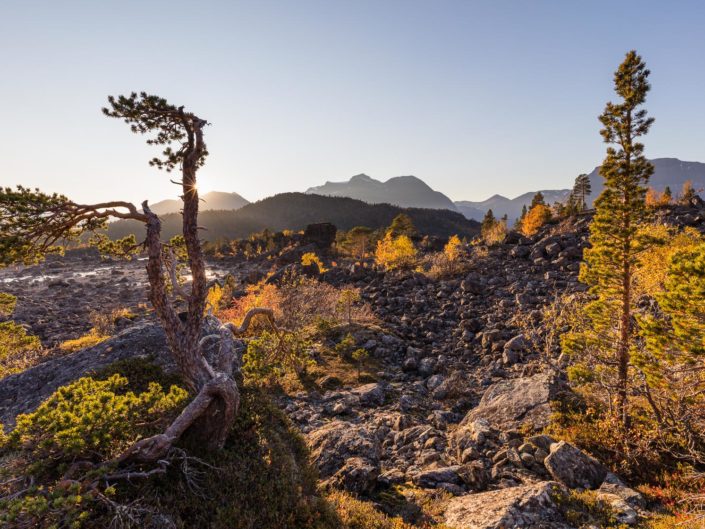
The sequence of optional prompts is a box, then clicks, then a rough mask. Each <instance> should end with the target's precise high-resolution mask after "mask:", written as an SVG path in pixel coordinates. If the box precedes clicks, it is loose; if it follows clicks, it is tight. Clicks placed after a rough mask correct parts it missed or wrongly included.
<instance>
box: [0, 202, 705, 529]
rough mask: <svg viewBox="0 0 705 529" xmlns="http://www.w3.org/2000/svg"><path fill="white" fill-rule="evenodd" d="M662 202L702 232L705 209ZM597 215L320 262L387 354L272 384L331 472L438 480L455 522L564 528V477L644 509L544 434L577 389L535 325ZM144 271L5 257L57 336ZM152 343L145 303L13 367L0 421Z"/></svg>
mask: <svg viewBox="0 0 705 529" xmlns="http://www.w3.org/2000/svg"><path fill="white" fill-rule="evenodd" d="M662 216H663V218H664V220H665V221H667V222H670V223H673V224H676V225H680V226H695V227H697V228H699V229H700V230H701V231H705V209H702V208H697V207H692V208H673V209H671V210H667V211H664V212H662ZM588 224H589V218H588V217H587V216H585V217H582V218H579V219H577V220H576V221H574V222H572V223H570V225H567V226H551V227H549V228H547V229H546V230H544V231H542V232H541V233H540V234H538V235H537V236H535V237H533V238H525V237H522V236H519V235H517V234H514V233H512V234H511V235H510V237H509V239H508V240H507V241H506V242H505V244H501V245H498V246H495V247H492V248H489V249H488V250H487V253H486V254H479V255H478V256H477V257H476V258H475V259H474V260H473V261H472V266H471V267H470V271H469V272H468V273H464V274H463V275H462V276H460V277H456V278H451V279H444V280H432V279H429V278H428V277H427V276H425V275H422V274H418V273H383V272H379V271H375V270H373V269H370V268H362V267H348V266H339V267H335V268H332V269H331V270H330V271H328V272H326V273H325V274H323V276H322V280H324V281H328V282H330V283H332V284H334V285H344V284H353V285H355V286H356V287H358V288H360V290H361V293H362V297H363V299H364V300H365V301H367V302H369V303H370V305H371V306H372V307H373V309H374V312H375V314H376V316H377V317H378V318H379V320H380V322H381V324H380V329H381V330H377V331H375V332H374V333H372V334H370V332H369V331H365V332H360V333H359V334H358V335H357V336H356V338H357V339H358V342H359V344H360V345H361V346H362V347H364V348H365V349H367V350H368V351H369V352H370V354H371V355H372V356H373V357H374V358H375V359H376V360H377V362H378V365H379V366H380V369H379V373H377V376H376V377H375V379H376V381H374V382H368V383H365V384H359V385H352V386H344V385H340V384H336V383H334V382H335V381H330V380H329V381H320V382H321V383H320V384H319V387H329V388H331V389H328V390H321V391H314V390H311V391H300V392H298V393H294V394H286V395H282V396H280V397H278V399H279V404H280V406H281V407H282V409H284V410H285V412H286V413H287V414H288V415H289V417H290V418H291V419H292V421H293V422H294V423H295V424H296V425H297V426H298V427H299V428H300V430H301V431H302V432H303V433H304V435H305V436H306V438H307V441H308V444H309V446H310V449H311V454H312V457H313V459H314V461H315V463H316V464H317V466H318V468H319V471H320V476H321V479H322V480H324V481H325V482H326V483H327V484H330V485H333V486H336V487H341V488H344V489H346V490H349V491H351V492H354V493H356V494H360V495H368V496H370V497H376V495H377V494H378V493H379V491H383V490H388V489H390V488H393V487H394V486H395V485H398V484H404V483H405V484H409V483H410V484H412V485H413V487H414V488H415V489H416V490H428V491H443V497H444V498H445V502H444V505H443V508H442V513H441V514H440V518H441V519H444V520H445V521H446V522H447V523H448V524H449V525H451V526H453V527H457V528H468V529H490V528H497V529H499V528H507V527H534V528H551V527H555V528H566V529H568V528H570V527H571V525H570V524H569V523H568V522H567V521H566V520H565V518H564V517H563V515H562V514H561V512H560V511H561V509H560V505H559V503H560V502H559V501H558V500H557V498H560V497H561V495H565V494H567V491H568V490H569V489H594V490H596V491H598V495H599V497H601V498H602V499H604V500H605V501H606V502H607V503H609V504H610V505H612V506H613V508H614V509H615V512H617V513H618V516H619V519H620V521H621V522H623V523H625V524H633V523H635V522H636V520H637V518H638V516H639V514H640V513H643V512H644V509H645V508H646V505H645V503H644V500H643V498H642V497H641V496H640V495H639V494H638V493H637V492H635V491H633V490H632V489H630V488H628V487H627V486H626V485H625V484H624V483H623V482H622V481H621V480H620V479H619V477H618V476H615V475H613V474H610V473H608V472H607V471H606V469H605V468H604V467H603V466H602V465H601V464H600V463H599V462H598V461H596V460H594V459H593V458H592V457H590V456H589V455H587V454H585V453H583V452H581V451H580V450H578V449H577V448H575V447H573V446H572V445H570V444H568V443H565V442H563V441H561V440H560V439H552V438H550V437H548V436H546V435H541V434H540V433H538V432H539V431H540V430H541V429H542V428H543V427H544V426H546V425H547V424H548V421H549V416H550V414H551V402H552V401H554V400H555V399H556V398H559V397H560V396H561V395H562V394H564V393H565V392H567V391H569V390H568V388H567V385H566V383H565V380H564V378H563V375H562V373H561V369H560V368H561V366H562V360H563V359H562V358H561V357H560V351H559V350H557V349H556V348H555V347H554V346H552V345H551V344H548V345H546V344H545V343H537V341H536V335H535V334H532V335H531V336H530V335H529V333H528V331H527V329H532V328H533V329H541V328H542V326H543V323H544V321H543V319H544V317H545V313H544V309H545V307H547V306H548V305H550V304H551V303H552V302H553V301H554V300H555V299H556V296H557V295H564V294H568V295H569V294H571V293H577V292H580V291H582V290H584V288H583V286H582V285H581V284H580V283H579V282H578V280H577V274H578V270H579V263H580V259H581V256H582V250H583V248H584V247H585V246H586V245H587V239H588ZM270 265H271V263H269V262H267V261H263V260H261V261H253V262H249V263H243V262H235V261H232V262H225V261H220V262H218V263H215V266H212V269H213V271H212V273H213V275H216V276H218V275H224V274H225V273H233V274H234V275H235V277H236V278H238V279H239V280H241V281H243V282H247V281H250V280H254V279H256V278H259V277H261V276H262V274H263V272H264V267H265V266H270ZM145 281H146V280H145V276H144V270H143V263H142V262H140V261H133V262H131V263H126V264H125V263H112V262H99V261H97V258H96V256H94V255H91V254H85V255H78V254H77V255H73V256H70V257H69V258H64V259H53V260H50V261H47V262H46V263H45V264H43V265H40V266H35V267H30V268H19V269H14V270H12V269H11V270H5V271H2V272H0V290H5V291H9V292H11V293H13V294H16V295H17V296H18V299H19V301H18V307H17V312H16V315H15V319H17V320H19V321H21V322H24V323H26V324H27V325H28V326H29V327H30V328H31V330H32V332H33V333H35V334H38V335H39V336H40V337H41V338H42V340H43V341H44V343H46V344H47V345H53V344H54V343H57V342H59V341H61V340H63V339H66V338H67V337H75V336H76V335H80V334H82V333H84V332H85V331H86V330H88V329H89V328H90V321H89V317H88V316H89V314H90V313H91V311H94V310H100V311H105V310H110V308H113V307H115V308H123V307H137V306H138V305H139V304H141V303H146V299H145ZM539 336H540V333H539ZM150 353H152V354H156V356H157V357H158V360H159V361H160V362H162V363H163V364H164V365H167V366H168V365H169V358H168V354H166V349H165V345H164V343H163V336H162V335H161V332H160V331H159V329H158V328H156V327H155V326H154V324H153V323H152V322H151V321H150V320H149V318H145V319H143V320H141V321H137V322H136V323H134V322H133V323H131V324H130V326H128V327H127V328H126V329H125V330H123V331H122V332H121V333H120V334H119V335H118V336H116V337H115V338H112V339H111V340H109V341H108V342H105V343H103V344H100V345H98V346H96V347H94V348H93V349H91V350H86V351H81V352H79V353H75V354H74V355H70V356H66V357H60V358H55V359H53V360H50V361H48V362H46V363H45V364H42V365H40V366H37V367H35V368H33V369H30V370H28V371H27V372H24V373H20V374H18V375H13V376H10V377H7V378H6V379H4V380H2V381H0V420H3V421H5V422H6V423H8V422H10V423H11V422H12V419H13V417H14V415H15V414H16V413H18V412H20V411H28V410H29V409H32V408H33V407H35V406H36V405H37V404H38V402H40V401H41V399H42V398H44V397H45V396H47V395H48V394H50V393H51V392H52V391H53V390H54V389H56V387H58V386H59V385H61V384H64V383H66V382H67V381H69V380H71V379H73V378H76V377H77V376H80V375H82V374H84V373H85V372H86V371H87V370H88V369H90V368H92V369H95V368H97V367H100V366H102V365H107V364H108V363H110V362H111V361H114V360H115V359H118V358H123V357H125V356H129V355H131V354H150ZM327 382H329V383H327ZM408 490H411V489H408ZM385 508H388V509H390V507H389V506H386V507H385ZM406 514H408V513H406ZM412 514H413V513H412Z"/></svg>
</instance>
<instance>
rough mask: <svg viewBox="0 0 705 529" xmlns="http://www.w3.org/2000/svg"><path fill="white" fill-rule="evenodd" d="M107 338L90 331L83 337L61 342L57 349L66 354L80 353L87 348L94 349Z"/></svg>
mask: <svg viewBox="0 0 705 529" xmlns="http://www.w3.org/2000/svg"><path fill="white" fill-rule="evenodd" d="M108 338H110V336H106V335H102V334H99V333H98V332H96V330H95V329H91V330H90V331H88V332H87V333H86V334H84V335H83V336H79V337H78V338H73V339H71V340H65V341H63V342H61V343H60V344H59V349H61V350H62V351H65V352H67V353H75V352H76V351H80V350H82V349H86V348H88V347H94V346H96V345H98V344H99V343H102V342H104V341H105V340H107V339H108Z"/></svg>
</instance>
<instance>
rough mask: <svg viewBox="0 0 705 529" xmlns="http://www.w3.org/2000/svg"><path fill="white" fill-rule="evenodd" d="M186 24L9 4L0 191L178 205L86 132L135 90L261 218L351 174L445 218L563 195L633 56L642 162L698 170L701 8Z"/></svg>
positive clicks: (140, 144)
mask: <svg viewBox="0 0 705 529" xmlns="http://www.w3.org/2000/svg"><path fill="white" fill-rule="evenodd" d="M439 5H440V6H442V8H439V7H438V6H439ZM187 6H190V4H185V3H182V2H168V3H167V2H162V1H153V2H139V3H137V2H134V1H127V2H121V3H120V4H119V5H118V4H109V3H95V2H88V1H67V2H49V1H40V2H31V3H30V2H19V1H14V0H11V1H9V2H6V3H5V4H4V10H3V17H2V19H1V20H0V43H2V45H3V49H4V50H6V53H5V54H3V55H2V56H0V66H2V69H3V77H4V81H5V82H4V83H3V84H2V85H1V86H0V105H1V107H0V108H2V115H3V118H4V119H3V121H4V123H5V126H4V127H3V128H2V130H1V131H0V145H3V148H2V149H3V150H2V157H3V161H4V170H3V171H2V176H0V185H2V186H10V185H15V184H23V185H25V186H31V187H39V188H41V189H42V190H45V191H55V192H60V193H63V194H66V195H68V196H70V197H71V198H73V199H75V200H77V201H100V200H105V199H125V200H131V201H134V202H141V201H142V200H143V199H149V200H150V201H158V200H162V199H166V198H175V197H176V196H177V194H178V189H177V188H176V187H175V186H172V185H170V184H169V183H168V180H169V176H168V175H166V174H160V172H159V171H157V170H155V169H153V168H151V167H149V166H148V164H147V161H148V160H149V159H150V158H151V157H152V156H153V155H154V154H155V149H153V148H151V147H149V146H146V145H145V144H144V138H141V137H138V136H135V135H132V134H131V133H130V132H129V130H128V128H127V126H126V125H125V124H123V123H120V122H118V121H116V120H110V119H107V118H105V117H103V116H102V115H101V113H100V108H101V106H103V105H104V104H105V101H106V97H107V95H108V94H120V93H128V92H130V91H133V90H134V91H140V90H145V91H148V92H150V93H156V94H159V95H161V96H163V97H166V98H167V99H168V100H169V101H170V102H172V103H174V104H177V105H182V104H183V105H185V106H186V107H187V108H188V109H189V110H192V111H194V112H196V113H197V114H198V115H200V116H202V117H204V118H207V119H208V120H209V121H210V122H211V123H212V126H211V127H209V128H208V129H207V131H206V135H207V136H206V138H207V143H208V146H209V150H210V152H211V156H210V157H209V159H208V160H207V164H206V166H205V167H204V168H203V170H202V171H201V173H199V178H200V188H201V189H202V190H203V191H209V190H218V191H234V192H237V193H239V194H240V195H242V196H243V197H245V198H247V199H248V200H251V201H255V200H258V199H261V198H264V197H266V196H269V195H272V194H275V193H280V192H287V191H305V190H306V189H308V188H309V187H312V186H317V185H321V184H323V183H324V182H325V181H342V180H347V179H348V178H350V177H351V176H353V175H355V174H358V173H363V172H364V173H365V174H368V175H370V176H371V177H373V178H375V179H378V180H383V181H384V180H387V179H388V178H391V177H394V176H399V175H414V176H417V177H419V178H421V179H422V180H424V181H425V182H426V183H427V184H429V185H430V186H431V187H432V188H433V189H435V190H437V191H440V192H442V193H444V194H446V195H447V196H449V197H450V198H451V199H452V200H454V201H459V200H472V201H479V200H484V199H486V198H488V197H490V196H492V195H494V194H501V195H504V196H507V197H515V196H517V195H521V194H523V193H525V192H528V191H534V190H538V189H561V188H566V187H569V186H570V185H571V184H572V181H573V179H574V178H575V176H577V175H578V174H579V173H581V172H589V171H590V170H592V168H594V167H595V166H596V165H597V164H599V163H600V161H601V160H602V158H603V157H604V151H605V145H604V144H603V143H602V141H601V138H600V136H599V133H598V131H599V128H600V125H599V123H598V120H597V116H598V114H599V113H600V112H601V111H602V109H603V107H604V104H605V102H607V101H608V100H613V99H614V94H613V92H612V75H613V72H614V70H615V68H616V67H617V66H618V64H619V63H620V62H621V61H622V59H623V57H624V53H625V52H626V51H628V50H629V49H632V48H634V49H636V50H637V51H638V52H639V53H640V54H641V55H642V57H643V58H644V60H645V61H646V63H647V66H648V67H649V68H650V69H651V71H652V75H651V83H652V87H653V88H652V91H651V93H650V94H649V97H648V99H647V104H646V108H647V109H648V110H649V113H650V115H652V116H654V117H655V118H656V123H655V124H654V127H653V129H652V132H651V133H650V134H649V135H648V136H647V137H646V138H645V141H644V143H645V145H646V155H647V156H648V157H649V158H660V157H674V158H679V159H681V160H688V161H705V132H704V131H703V130H702V127H701V126H700V120H699V119H697V117H698V116H701V115H703V113H704V111H705V103H704V102H703V98H702V95H701V91H702V86H703V85H704V84H705V83H704V81H705V72H703V70H702V68H699V67H698V66H699V65H700V63H701V59H700V57H701V56H702V55H703V52H705V42H704V41H703V39H702V38H700V35H701V33H702V32H701V28H702V25H703V22H705V16H703V15H705V6H703V5H701V4H700V3H697V2H681V3H678V4H677V5H662V3H659V2H633V1H628V2H620V3H619V4H614V3H611V2H591V3H589V4H580V5H578V4H572V5H567V4H565V3H560V4H558V3H556V2H548V1H543V2H532V3H519V2H458V1H449V2H444V3H442V4H430V3H426V2H420V1H408V2H407V1H404V2H403V1H396V0H395V1H388V2H384V3H380V2H370V1H361V2H355V3H331V2H322V1H320V2H319V1H303V2H296V3H294V2H273V1H268V2H257V3H255V2H234V3H231V2H204V3H202V4H199V8H198V9H197V10H193V9H190V8H189V9H188V16H184V10H186V7H187ZM627 19H628V20H629V26H628V27H625V25H624V24H623V23H622V21H623V20H627ZM10 50H11V53H9V52H7V51H10Z"/></svg>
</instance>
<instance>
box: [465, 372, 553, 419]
mask: <svg viewBox="0 0 705 529" xmlns="http://www.w3.org/2000/svg"><path fill="white" fill-rule="evenodd" d="M564 390H565V383H564V382H563V381H562V380H561V379H560V378H559V377H557V376H556V375H554V374H552V373H539V374H537V375H533V376H531V377H522V378H516V379H512V380H503V381H501V382H497V383H495V384H492V385H491V386H490V387H488V388H487V389H486V390H485V393H484V394H483V395H482V399H480V403H479V404H478V405H477V407H476V408H474V409H472V410H470V411H469V412H468V414H467V415H466V416H465V418H464V419H463V420H462V421H461V425H463V424H469V423H471V422H473V421H475V420H477V419H485V420H487V421H488V423H489V424H490V426H492V427H493V428H496V429H499V430H515V429H519V428H521V427H526V426H529V427H531V428H534V429H540V428H544V427H546V426H548V423H549V422H550V417H551V401H553V400H555V399H556V397H557V396H558V395H559V394H560V392H562V391H564Z"/></svg>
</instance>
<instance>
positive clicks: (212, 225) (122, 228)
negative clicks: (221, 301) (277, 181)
mask: <svg viewBox="0 0 705 529" xmlns="http://www.w3.org/2000/svg"><path fill="white" fill-rule="evenodd" d="M399 213H406V214H407V215H409V217H411V219H412V221H413V222H414V225H415V226H416V228H417V229H418V230H419V232H420V233H421V234H422V235H438V236H443V237H448V236H450V235H453V234H457V235H460V236H461V237H463V236H469V237H472V236H474V235H477V234H478V233H479V231H480V230H479V224H478V223H477V222H475V221H473V220H468V219H466V218H465V217H463V215H461V214H460V213H458V212H455V211H448V210H436V209H421V208H400V207H398V206H392V205H390V204H367V203H365V202H362V201H360V200H355V199H352V198H347V197H329V196H321V195H312V194H305V193H282V194H279V195H274V196H272V197H269V198H265V199H263V200H260V201H258V202H253V203H251V204H247V205H246V206H243V207H241V208H240V209H238V210H235V211H233V210H229V211H220V210H219V211H209V210H206V211H203V212H202V213H200V214H199V217H198V224H199V226H203V227H205V228H206V229H205V230H204V231H203V232H201V237H202V238H203V239H205V240H209V241H215V240H218V239H221V238H226V239H241V238H244V237H247V236H249V235H251V234H252V233H256V232H259V231H262V230H264V229H265V228H267V229H270V230H273V231H282V230H285V229H290V230H300V229H303V228H305V227H306V225H308V224H313V223H316V222H331V223H333V224H335V226H336V227H338V229H341V230H349V229H350V228H352V227H354V226H368V227H370V228H375V229H376V228H383V227H386V226H389V224H390V223H391V222H392V219H393V218H394V217H395V216H397V215H398V214H399ZM178 233H181V215H179V214H178V213H170V214H166V215H164V216H162V235H163V237H164V238H165V239H166V238H170V237H172V236H174V235H176V234H178ZM129 234H135V235H136V236H137V237H138V238H140V237H143V236H144V225H143V224H141V223H139V222H137V221H131V220H119V221H117V222H112V223H110V225H109V226H108V235H109V236H110V237H112V238H119V237H124V236H126V235H129Z"/></svg>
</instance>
